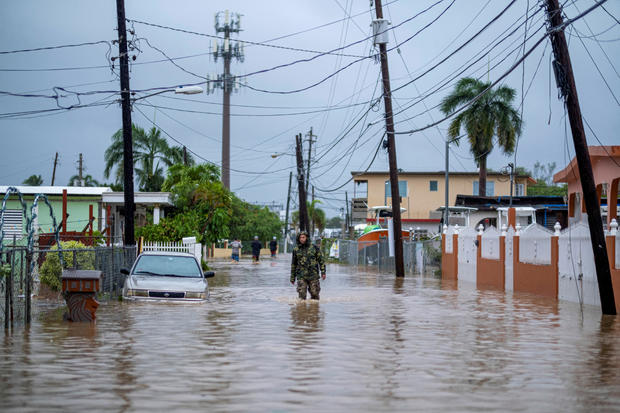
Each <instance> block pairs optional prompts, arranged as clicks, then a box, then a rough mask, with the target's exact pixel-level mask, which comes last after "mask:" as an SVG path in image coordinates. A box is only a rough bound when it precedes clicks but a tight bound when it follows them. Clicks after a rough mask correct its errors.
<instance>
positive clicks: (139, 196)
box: [101, 191, 172, 205]
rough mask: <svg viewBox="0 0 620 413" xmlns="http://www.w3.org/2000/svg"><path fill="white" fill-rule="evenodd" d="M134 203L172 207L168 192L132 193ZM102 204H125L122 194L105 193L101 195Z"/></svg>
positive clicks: (123, 194)
mask: <svg viewBox="0 0 620 413" xmlns="http://www.w3.org/2000/svg"><path fill="white" fill-rule="evenodd" d="M133 196H134V198H133V199H134V202H135V203H136V204H147V205H148V204H160V205H172V201H171V199H170V192H134V195H133ZM101 200H102V202H103V203H104V204H123V203H125V193H124V192H111V191H110V192H106V193H104V194H101Z"/></svg>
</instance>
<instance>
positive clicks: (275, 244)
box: [269, 237, 278, 258]
mask: <svg viewBox="0 0 620 413" xmlns="http://www.w3.org/2000/svg"><path fill="white" fill-rule="evenodd" d="M269 250H270V251H271V258H275V257H276V251H278V241H277V240H276V237H273V239H272V240H271V241H269Z"/></svg>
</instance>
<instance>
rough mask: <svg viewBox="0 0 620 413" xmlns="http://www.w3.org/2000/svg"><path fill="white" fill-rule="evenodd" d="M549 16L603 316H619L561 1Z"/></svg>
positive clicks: (552, 3) (551, 4) (552, 4)
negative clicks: (565, 33)
mask: <svg viewBox="0 0 620 413" xmlns="http://www.w3.org/2000/svg"><path fill="white" fill-rule="evenodd" d="M547 16H548V19H549V26H550V27H549V30H550V32H551V45H552V46H553V54H554V56H555V60H554V61H553V68H554V72H555V75H556V82H557V84H558V85H557V86H558V88H559V89H560V94H561V96H562V98H563V99H564V103H565V104H566V110H567V112H568V119H569V121H570V128H571V133H572V135H573V144H574V145H575V157H576V158H577V166H578V167H579V177H580V179H581V190H582V192H583V198H584V201H585V204H586V212H587V214H588V225H589V227H590V239H591V240H592V249H593V252H594V265H595V267H596V278H597V280H598V290H599V294H600V297H601V309H602V311H603V314H611V315H615V314H616V303H615V300H614V290H613V285H612V283H611V273H610V270H609V257H608V256H607V248H606V244H605V235H604V233H603V221H602V219H601V208H600V205H599V201H598V196H597V194H596V185H595V181H594V174H593V173H592V163H591V161H590V154H589V152H588V143H587V141H586V134H585V131H584V129H583V122H582V119H581V109H580V107H579V99H578V97H577V87H576V85H575V78H574V75H573V68H572V65H571V61H570V54H569V52H568V46H567V44H566V37H565V35H564V26H563V24H564V21H563V18H562V9H561V8H560V5H559V4H558V0H547Z"/></svg>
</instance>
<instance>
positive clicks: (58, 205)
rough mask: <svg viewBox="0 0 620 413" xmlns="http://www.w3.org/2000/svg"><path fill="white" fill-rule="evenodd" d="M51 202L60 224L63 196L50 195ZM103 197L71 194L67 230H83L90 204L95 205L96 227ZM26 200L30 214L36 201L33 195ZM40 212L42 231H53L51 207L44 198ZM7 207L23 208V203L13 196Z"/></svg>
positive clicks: (68, 201)
mask: <svg viewBox="0 0 620 413" xmlns="http://www.w3.org/2000/svg"><path fill="white" fill-rule="evenodd" d="M48 200H49V201H50V204H51V206H52V211H53V214H54V216H55V217H56V223H57V224H59V223H60V221H61V220H62V196H50V197H48ZM100 200H101V197H98V196H75V195H73V196H72V195H69V196H68V197H67V213H68V214H69V218H68V219H67V231H82V229H84V227H85V226H86V224H87V223H88V207H89V205H92V206H93V216H94V217H95V221H94V223H93V226H94V228H95V229H96V228H97V227H98V224H99V218H100V217H99V201H100ZM24 201H25V202H26V204H27V211H28V216H30V208H31V206H32V203H33V201H34V197H33V196H25V197H24ZM38 205H39V214H38V221H39V222H38V224H39V231H40V232H51V231H52V218H51V216H50V209H49V207H48V206H47V205H46V204H45V202H43V200H42V199H40V200H39V203H38ZM6 208H7V209H21V204H20V202H19V199H18V198H17V197H13V196H12V197H11V198H10V199H9V200H8V201H7V204H6ZM23 232H24V234H25V233H26V222H25V220H24V231H23Z"/></svg>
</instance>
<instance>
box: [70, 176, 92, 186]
mask: <svg viewBox="0 0 620 413" xmlns="http://www.w3.org/2000/svg"><path fill="white" fill-rule="evenodd" d="M67 185H69V186H99V185H100V184H99V181H97V180H96V179H94V178H93V177H92V176H91V175H86V176H83V177H82V182H80V176H79V175H73V176H72V177H71V178H69V183H68V184H67Z"/></svg>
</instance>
